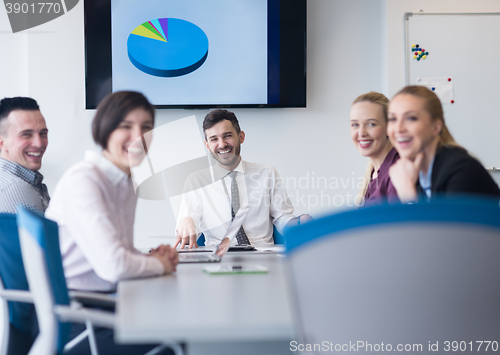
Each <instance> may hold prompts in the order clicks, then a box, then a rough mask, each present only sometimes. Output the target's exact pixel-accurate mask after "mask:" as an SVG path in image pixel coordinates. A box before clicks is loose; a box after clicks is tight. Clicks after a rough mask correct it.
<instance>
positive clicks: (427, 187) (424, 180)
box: [418, 156, 435, 197]
mask: <svg viewBox="0 0 500 355" xmlns="http://www.w3.org/2000/svg"><path fill="white" fill-rule="evenodd" d="M434 158H435V156H434ZM434 158H432V160H431V163H430V164H429V168H428V169H427V174H424V173H423V172H421V171H419V172H418V181H419V183H420V186H421V187H422V189H423V190H424V191H425V194H426V195H427V197H431V196H430V195H431V186H432V167H433V166H434Z"/></svg>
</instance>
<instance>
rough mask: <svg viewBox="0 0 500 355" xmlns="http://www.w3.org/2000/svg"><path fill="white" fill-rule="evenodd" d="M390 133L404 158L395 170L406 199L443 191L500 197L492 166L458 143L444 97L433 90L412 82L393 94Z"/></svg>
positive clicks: (396, 181) (400, 193) (391, 172)
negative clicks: (449, 124)
mask: <svg viewBox="0 0 500 355" xmlns="http://www.w3.org/2000/svg"><path fill="white" fill-rule="evenodd" d="M387 133H388V135H389V139H390V140H391V142H392V144H393V146H394V147H395V148H396V150H397V151H398V153H399V155H400V157H401V159H400V160H399V161H398V162H397V163H396V164H394V165H393V166H392V167H391V169H390V170H389V175H390V177H391V181H392V183H393V184H394V187H395V188H396V191H397V193H398V197H399V199H400V200H401V202H403V203H408V202H416V201H417V200H419V197H420V198H422V197H424V198H427V199H431V198H435V197H437V196H439V195H447V196H449V195H456V194H468V195H470V194H473V195H482V196H494V197H495V198H498V197H499V196H500V190H499V189H498V186H497V184H496V183H495V182H494V181H493V179H492V178H491V176H490V174H489V173H488V172H487V171H486V169H484V167H483V166H482V165H481V163H480V162H479V161H477V160H476V159H475V158H473V157H471V156H470V155H469V154H468V153H467V151H466V150H465V149H464V148H462V147H460V146H459V145H458V144H457V143H456V142H455V140H454V139H453V137H452V135H451V134H450V132H449V130H448V128H447V127H446V124H445V122H444V114H443V108H442V106H441V101H440V100H439V98H438V97H437V96H436V94H435V93H434V92H432V91H431V90H429V89H428V88H426V87H424V86H407V87H405V88H403V89H402V90H401V91H399V92H398V93H397V94H396V95H395V96H394V97H393V98H392V100H391V102H390V105H389V123H388V126H387Z"/></svg>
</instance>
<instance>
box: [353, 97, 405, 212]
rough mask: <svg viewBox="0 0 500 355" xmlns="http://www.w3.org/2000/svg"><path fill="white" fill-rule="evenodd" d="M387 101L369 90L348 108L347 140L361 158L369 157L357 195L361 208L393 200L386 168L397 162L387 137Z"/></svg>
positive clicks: (396, 154)
mask: <svg viewBox="0 0 500 355" xmlns="http://www.w3.org/2000/svg"><path fill="white" fill-rule="evenodd" d="M388 106H389V99H387V97H385V96H384V95H382V94H380V93H378V92H374V91H371V92H369V93H366V94H363V95H360V96H358V97H357V98H356V99H355V100H354V101H353V103H352V107H351V114H350V120H351V138H352V140H353V142H354V145H355V146H356V148H357V149H358V151H359V152H360V153H361V155H363V156H365V157H368V158H369V163H368V167H367V171H366V175H365V180H364V186H363V189H362V191H361V196H362V197H363V198H364V203H365V205H372V204H376V203H381V202H387V201H389V202H394V201H397V192H396V189H395V188H394V186H393V185H392V183H391V179H390V177H389V168H390V167H391V166H392V164H394V163H395V162H396V161H397V160H398V159H399V155H398V153H397V151H396V150H395V149H394V148H393V147H392V144H391V142H390V141H389V139H388V138H387V108H388Z"/></svg>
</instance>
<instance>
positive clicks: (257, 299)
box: [115, 250, 295, 355]
mask: <svg viewBox="0 0 500 355" xmlns="http://www.w3.org/2000/svg"><path fill="white" fill-rule="evenodd" d="M209 265H217V264H214V263H211V264H207V263H194V264H179V265H178V266H177V271H176V272H175V273H174V274H172V275H166V276H162V277H154V278H147V279H137V280H125V281H121V282H120V283H119V284H118V301H117V311H116V313H117V320H116V330H115V338H116V341H117V342H120V343H136V344H137V343H165V342H182V343H185V344H186V348H187V354H205V355H208V354H212V353H213V354H223V353H227V354H233V353H238V354H246V353H248V354H255V353H260V354H266V353H267V354H285V353H290V341H291V340H293V339H294V338H295V337H294V332H293V326H292V313H291V299H290V294H289V292H288V287H287V278H286V274H285V267H286V265H285V259H284V257H283V256H282V255H281V254H277V253H276V252H275V250H273V251H263V250H262V251H258V252H228V253H227V254H226V255H225V256H224V257H223V258H222V261H221V262H220V265H231V266H232V265H237V266H240V265H241V266H254V265H261V266H264V267H265V268H267V269H268V273H267V274H229V275H210V274H207V273H205V272H203V269H204V268H205V267H207V266H209Z"/></svg>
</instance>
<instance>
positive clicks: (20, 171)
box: [0, 158, 43, 185]
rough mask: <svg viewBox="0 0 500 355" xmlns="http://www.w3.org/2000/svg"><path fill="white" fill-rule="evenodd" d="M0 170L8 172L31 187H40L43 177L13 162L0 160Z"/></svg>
mask: <svg viewBox="0 0 500 355" xmlns="http://www.w3.org/2000/svg"><path fill="white" fill-rule="evenodd" d="M0 169H2V170H5V171H8V172H10V173H12V174H14V175H15V176H17V177H19V178H20V179H22V180H24V181H26V182H27V183H29V184H31V185H40V184H41V183H42V180H43V175H42V174H40V173H39V172H38V171H33V170H29V169H26V168H25V167H24V166H22V165H20V164H17V163H14V162H13V161H10V160H6V159H2V158H0Z"/></svg>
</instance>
